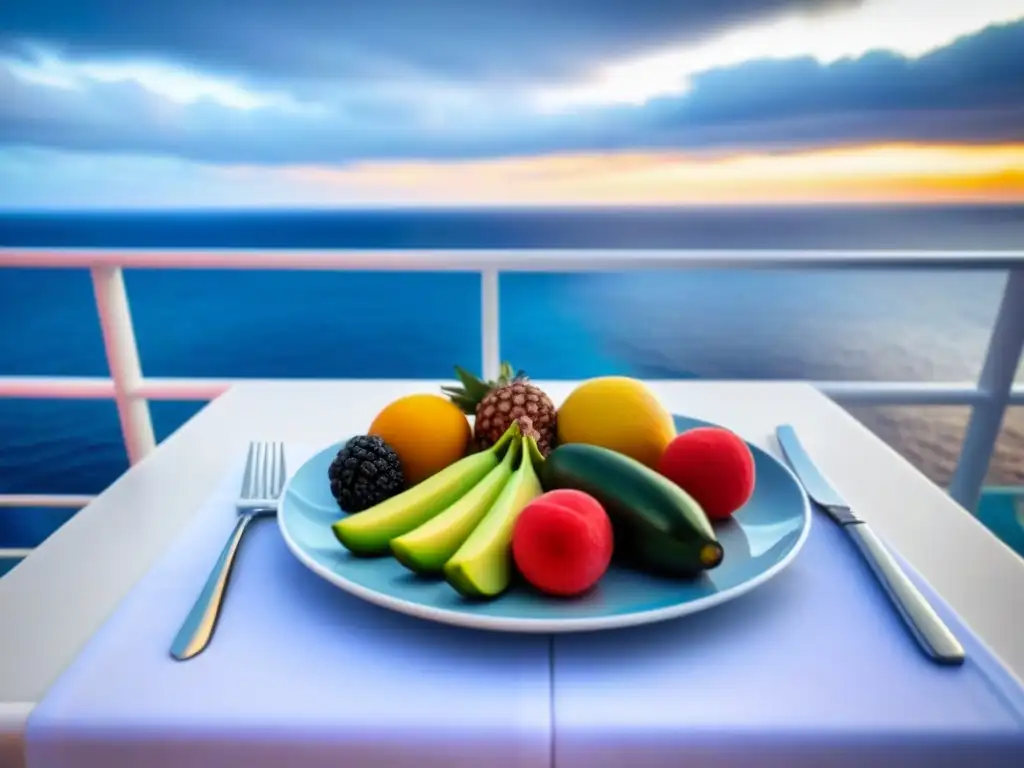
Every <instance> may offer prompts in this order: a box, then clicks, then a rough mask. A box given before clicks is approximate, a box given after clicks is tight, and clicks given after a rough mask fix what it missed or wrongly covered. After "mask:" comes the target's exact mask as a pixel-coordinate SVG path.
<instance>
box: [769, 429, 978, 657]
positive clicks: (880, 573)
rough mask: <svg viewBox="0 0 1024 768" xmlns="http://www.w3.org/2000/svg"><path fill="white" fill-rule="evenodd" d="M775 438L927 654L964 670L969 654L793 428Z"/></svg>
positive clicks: (801, 481) (780, 431)
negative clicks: (860, 556)
mask: <svg viewBox="0 0 1024 768" xmlns="http://www.w3.org/2000/svg"><path fill="white" fill-rule="evenodd" d="M775 436H776V437H777V438H778V441H779V445H780V446H781V447H782V452H783V454H784V455H785V457H786V461H788V462H789V466H790V467H792V469H793V472H794V473H795V474H796V476H797V478H798V479H799V480H800V484H801V485H802V486H803V487H804V491H806V492H807V495H808V496H809V497H810V499H811V501H813V502H814V503H815V504H816V505H817V506H818V507H820V508H821V509H822V510H824V511H825V512H826V513H827V514H828V516H829V517H830V518H832V520H834V521H835V522H836V523H838V524H839V526H840V527H842V529H843V530H844V531H846V533H847V534H848V535H849V536H850V537H851V538H852V539H853V541H854V542H855V543H856V545H857V548H858V549H859V550H860V552H861V554H862V555H864V559H865V560H867V562H868V565H870V566H871V570H872V571H873V572H874V574H875V576H876V577H877V578H878V580H879V582H881V584H882V586H883V587H884V588H885V591H886V592H887V593H888V595H889V598H890V600H892V603H893V605H895V606H896V609H897V610H898V611H899V613H900V616H902V617H903V621H904V622H905V623H906V625H907V627H908V628H909V629H910V631H911V633H912V634H913V636H914V638H915V639H916V640H917V642H918V644H919V645H920V646H921V648H922V649H924V651H925V653H927V654H928V655H929V656H931V658H932V659H934V660H935V661H936V662H938V663H940V664H953V665H955V664H963V662H964V658H965V654H964V649H963V646H962V645H960V642H959V641H958V640H957V639H956V636H955V635H954V634H953V633H952V632H951V631H950V630H949V627H947V626H946V625H945V624H944V623H943V621H942V619H941V618H939V615H938V614H937V613H936V612H935V609H934V608H932V606H931V605H930V604H929V602H928V600H927V599H926V598H925V596H924V595H922V594H921V593H920V592H919V591H918V589H917V587H915V586H914V584H913V582H912V581H911V580H910V579H909V578H907V574H906V573H904V572H903V569H902V568H900V565H899V563H897V562H896V561H895V560H894V559H893V556H892V555H891V554H889V551H888V550H887V549H886V548H885V545H884V544H882V542H881V540H880V539H879V538H878V537H877V536H876V535H875V533H874V532H873V531H872V530H871V528H870V527H869V526H868V524H867V523H865V522H864V521H863V520H861V519H860V518H858V517H857V515H855V514H854V512H853V510H851V509H850V507H849V505H847V503H846V502H845V501H843V499H842V497H841V496H840V495H839V494H838V493H837V492H836V491H835V489H834V488H833V487H832V486H831V484H829V482H828V480H826V479H825V477H824V476H823V475H822V474H821V472H820V471H819V470H818V468H817V467H816V466H814V462H812V461H811V458H810V456H808V455H807V451H805V450H804V447H803V446H802V445H801V444H800V440H799V439H798V438H797V436H796V431H795V430H794V429H793V427H791V426H789V425H788V424H784V425H782V426H780V427H779V428H778V429H776V430H775Z"/></svg>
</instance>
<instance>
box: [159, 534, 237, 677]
mask: <svg viewBox="0 0 1024 768" xmlns="http://www.w3.org/2000/svg"><path fill="white" fill-rule="evenodd" d="M254 518H255V515H253V514H243V515H239V517H238V522H237V523H235V529H234V530H233V531H232V532H231V536H230V537H229V538H228V541H227V544H225V545H224V549H222V550H221V553H220V557H219V558H217V564H216V565H214V566H213V570H212V571H210V575H209V576H208V577H207V579H206V584H205V585H204V586H203V591H202V592H200V593H199V597H198V598H196V602H195V605H193V606H192V610H191V611H189V612H188V616H186V617H185V621H184V622H183V623H182V625H181V629H179V630H178V634H177V636H175V638H174V642H173V643H172V644H171V656H173V657H174V658H175V659H177V660H178V661H185V660H187V659H191V658H192V657H193V656H196V655H197V654H199V653H201V652H202V651H203V649H204V648H206V646H207V645H209V643H210V638H211V637H213V630H214V629H215V627H216V626H217V618H218V617H219V616H220V607H221V604H222V603H223V601H224V592H225V591H226V590H227V586H228V578H229V577H230V576H231V568H232V566H233V565H234V564H235V555H236V554H237V553H238V546H239V544H241V543H242V535H243V534H244V533H245V529H246V528H247V527H248V526H249V523H251V522H252V521H253V519H254Z"/></svg>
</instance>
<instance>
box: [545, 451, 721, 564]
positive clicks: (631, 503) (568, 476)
mask: <svg viewBox="0 0 1024 768" xmlns="http://www.w3.org/2000/svg"><path fill="white" fill-rule="evenodd" d="M541 480H542V482H543V485H544V489H545V490H548V491H550V490H554V489H556V488H573V489H575V490H578V491H583V492H584V493H589V494H590V495H591V496H593V497H594V498H595V499H597V500H598V501H599V502H600V503H601V505H602V506H603V507H604V508H605V511H606V512H607V513H608V517H609V519H611V522H612V528H613V530H614V532H615V558H616V560H619V561H620V562H622V563H624V564H629V565H631V566H633V567H636V568H638V569H640V570H646V571H649V572H652V573H659V574H663V575H671V576H682V577H694V576H698V575H700V574H701V573H703V572H704V571H708V570H711V569H712V568H716V567H718V565H719V564H720V563H721V562H722V559H723V557H724V550H723V549H722V545H721V544H720V543H719V542H718V538H717V537H716V536H715V531H714V528H713V527H712V525H711V522H710V521H709V520H708V518H707V515H705V514H704V510H703V509H702V508H701V506H700V505H699V504H698V503H697V501H696V500H695V499H694V498H693V497H691V496H690V495H689V494H688V493H686V491H684V490H683V489H682V488H680V487H679V486H678V485H676V484H675V483H673V482H672V481H671V480H669V479H668V478H666V477H664V476H662V475H660V474H658V473H657V472H655V471H654V470H652V469H650V468H648V467H646V466H644V465H643V464H641V463H640V462H638V461H636V460H635V459H631V458H630V457H628V456H625V455H623V454H621V453H617V452H616V451H611V450H608V449H607V448H602V447H600V446H596V445H585V444H583V443H567V444H564V445H560V446H558V447H557V448H555V450H553V451H552V452H551V454H550V455H549V456H548V458H547V460H546V461H545V462H544V465H543V467H542V469H541Z"/></svg>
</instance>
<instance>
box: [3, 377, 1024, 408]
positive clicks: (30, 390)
mask: <svg viewBox="0 0 1024 768" xmlns="http://www.w3.org/2000/svg"><path fill="white" fill-rule="evenodd" d="M301 381H316V382H324V381H330V380H329V379H251V378H235V379H206V378H156V377H150V378H144V379H143V380H142V382H141V384H139V385H138V386H137V387H136V388H135V389H134V390H133V391H132V395H133V396H137V397H144V398H146V399H147V400H213V399H214V398H216V397H219V396H220V395H222V394H224V393H225V392H226V391H227V390H228V389H230V388H231V387H232V386H234V385H236V384H254V383H255V384H259V383H280V382H301ZM769 381H771V380H769ZM774 381H778V380H774ZM804 383H807V384H810V385H811V386H813V387H815V388H816V389H818V390H820V391H821V392H822V393H823V394H825V395H827V396H828V397H831V398H833V399H834V400H838V401H840V402H842V403H844V404H863V405H975V404H977V403H979V402H982V401H984V400H985V398H986V393H984V392H982V391H981V390H979V389H978V388H977V387H976V386H975V385H974V384H970V383H959V382H935V383H933V382H917V381H909V382H906V381H808V382H804ZM0 397H2V398H24V399H44V400H47V399H54V400H56V399H66V400H79V399H81V400H87V399H104V398H106V399H110V398H113V397H114V385H113V382H111V380H110V379H107V378H103V377H95V378H83V377H80V378H73V377H60V376H0ZM1010 403H1011V404H1012V405H1024V385H1018V386H1016V387H1014V388H1013V391H1012V393H1011V396H1010Z"/></svg>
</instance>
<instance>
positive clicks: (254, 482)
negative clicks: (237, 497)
mask: <svg viewBox="0 0 1024 768" xmlns="http://www.w3.org/2000/svg"><path fill="white" fill-rule="evenodd" d="M284 482H285V463H284V443H278V442H258V441H253V442H251V443H249V455H248V457H247V458H246V461H245V476H244V477H243V479H242V497H243V498H246V499H275V498H277V497H278V496H280V495H281V491H282V489H283V488H284Z"/></svg>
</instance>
